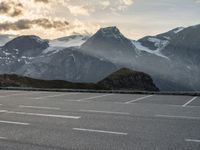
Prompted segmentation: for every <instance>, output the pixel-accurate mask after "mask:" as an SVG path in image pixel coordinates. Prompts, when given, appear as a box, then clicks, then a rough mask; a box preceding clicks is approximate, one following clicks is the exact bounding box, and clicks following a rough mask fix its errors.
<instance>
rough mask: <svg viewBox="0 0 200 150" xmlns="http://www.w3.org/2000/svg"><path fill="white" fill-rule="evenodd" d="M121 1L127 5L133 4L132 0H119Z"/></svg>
mask: <svg viewBox="0 0 200 150" xmlns="http://www.w3.org/2000/svg"><path fill="white" fill-rule="evenodd" d="M121 2H122V3H123V4H125V5H127V6H130V5H132V4H133V0H121Z"/></svg>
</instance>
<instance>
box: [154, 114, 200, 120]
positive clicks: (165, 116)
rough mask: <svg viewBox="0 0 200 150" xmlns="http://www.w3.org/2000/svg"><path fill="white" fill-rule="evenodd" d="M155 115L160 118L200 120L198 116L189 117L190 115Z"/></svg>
mask: <svg viewBox="0 0 200 150" xmlns="http://www.w3.org/2000/svg"><path fill="white" fill-rule="evenodd" d="M155 116H156V117H161V118H175V119H190V120H200V117H190V116H170V115H155Z"/></svg>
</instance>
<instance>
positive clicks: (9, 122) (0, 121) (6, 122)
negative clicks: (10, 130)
mask: <svg viewBox="0 0 200 150" xmlns="http://www.w3.org/2000/svg"><path fill="white" fill-rule="evenodd" d="M0 123H5V124H15V125H24V126H28V125H30V124H29V123H23V122H13V121H4V120H0Z"/></svg>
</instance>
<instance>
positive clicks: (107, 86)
mask: <svg viewBox="0 0 200 150" xmlns="http://www.w3.org/2000/svg"><path fill="white" fill-rule="evenodd" d="M0 86H1V87H32V88H65V89H93V90H140V91H158V88H157V87H156V86H155V85H154V83H153V80H152V78H151V77H150V76H149V75H147V74H145V73H142V72H137V71H132V70H130V69H126V68H124V69H120V70H119V71H117V72H114V73H112V74H111V75H109V76H108V77H107V78H105V79H103V80H102V81H100V82H98V83H96V84H95V83H73V82H68V81H63V80H39V79H33V78H29V77H22V76H18V75H14V74H13V75H8V74H4V75H0Z"/></svg>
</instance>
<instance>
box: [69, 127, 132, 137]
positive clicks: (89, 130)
mask: <svg viewBox="0 0 200 150" xmlns="http://www.w3.org/2000/svg"><path fill="white" fill-rule="evenodd" d="M73 130H76V131H84V132H97V133H106V134H116V135H128V133H123V132H113V131H104V130H94V129H83V128H73Z"/></svg>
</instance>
